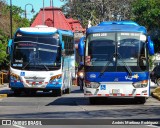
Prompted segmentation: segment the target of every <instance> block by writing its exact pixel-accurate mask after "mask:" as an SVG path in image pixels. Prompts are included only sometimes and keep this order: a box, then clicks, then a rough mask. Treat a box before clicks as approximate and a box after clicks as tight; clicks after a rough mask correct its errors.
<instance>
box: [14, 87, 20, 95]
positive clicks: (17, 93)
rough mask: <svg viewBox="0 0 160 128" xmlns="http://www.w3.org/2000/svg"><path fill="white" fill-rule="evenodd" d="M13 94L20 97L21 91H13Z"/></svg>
mask: <svg viewBox="0 0 160 128" xmlns="http://www.w3.org/2000/svg"><path fill="white" fill-rule="evenodd" d="M13 92H14V96H20V94H21V91H20V90H18V89H15V90H13Z"/></svg>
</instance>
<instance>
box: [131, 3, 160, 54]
mask: <svg viewBox="0 0 160 128" xmlns="http://www.w3.org/2000/svg"><path fill="white" fill-rule="evenodd" d="M159 7H160V0H136V1H135V2H133V3H132V14H133V15H132V19H133V20H134V21H136V22H138V23H139V24H140V25H143V26H145V27H146V28H147V30H148V34H149V35H150V36H151V38H152V40H153V42H154V46H155V52H159V51H160V49H159V47H160V45H159V44H160V36H159V35H160V8H159Z"/></svg>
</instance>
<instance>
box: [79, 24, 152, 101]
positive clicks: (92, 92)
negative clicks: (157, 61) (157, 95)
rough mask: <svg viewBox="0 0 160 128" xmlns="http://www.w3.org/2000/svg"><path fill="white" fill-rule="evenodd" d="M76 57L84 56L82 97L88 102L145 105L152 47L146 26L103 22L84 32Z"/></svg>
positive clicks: (148, 93)
mask: <svg viewBox="0 0 160 128" xmlns="http://www.w3.org/2000/svg"><path fill="white" fill-rule="evenodd" d="M79 54H80V55H81V56H84V71H85V88H84V95H85V96H86V97H89V100H90V103H95V101H96V100H97V98H99V97H110V98H111V97H119V98H124V97H128V98H129V97H130V98H135V99H136V100H137V101H139V102H141V103H145V102H146V98H147V97H149V95H150V82H149V79H150V75H149V54H150V55H153V54H154V47H153V42H152V41H151V39H150V37H148V36H147V30H146V28H145V27H143V26H140V25H138V24H137V23H135V22H132V21H113V22H107V21H106V22H102V23H100V24H99V25H97V26H93V27H90V28H88V29H87V31H86V37H85V38H82V39H81V41H80V43H79Z"/></svg>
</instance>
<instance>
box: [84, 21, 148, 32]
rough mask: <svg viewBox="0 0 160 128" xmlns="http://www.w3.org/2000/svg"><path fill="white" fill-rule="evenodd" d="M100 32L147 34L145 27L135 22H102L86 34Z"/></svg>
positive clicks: (89, 29)
mask: <svg viewBox="0 0 160 128" xmlns="http://www.w3.org/2000/svg"><path fill="white" fill-rule="evenodd" d="M98 32H142V33H144V34H147V30H146V28H145V27H143V26H140V25H138V24H137V23H135V22H133V21H109V22H107V21H105V22H101V23H100V24H99V25H98V26H93V27H90V28H88V29H87V32H86V34H91V33H98Z"/></svg>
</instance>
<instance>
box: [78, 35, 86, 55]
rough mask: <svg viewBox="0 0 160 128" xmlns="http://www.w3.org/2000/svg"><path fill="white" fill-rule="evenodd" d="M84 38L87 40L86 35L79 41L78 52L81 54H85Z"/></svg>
mask: <svg viewBox="0 0 160 128" xmlns="http://www.w3.org/2000/svg"><path fill="white" fill-rule="evenodd" d="M84 40H85V37H81V38H80V41H79V43H78V53H79V55H80V56H84V44H85V43H84Z"/></svg>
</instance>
